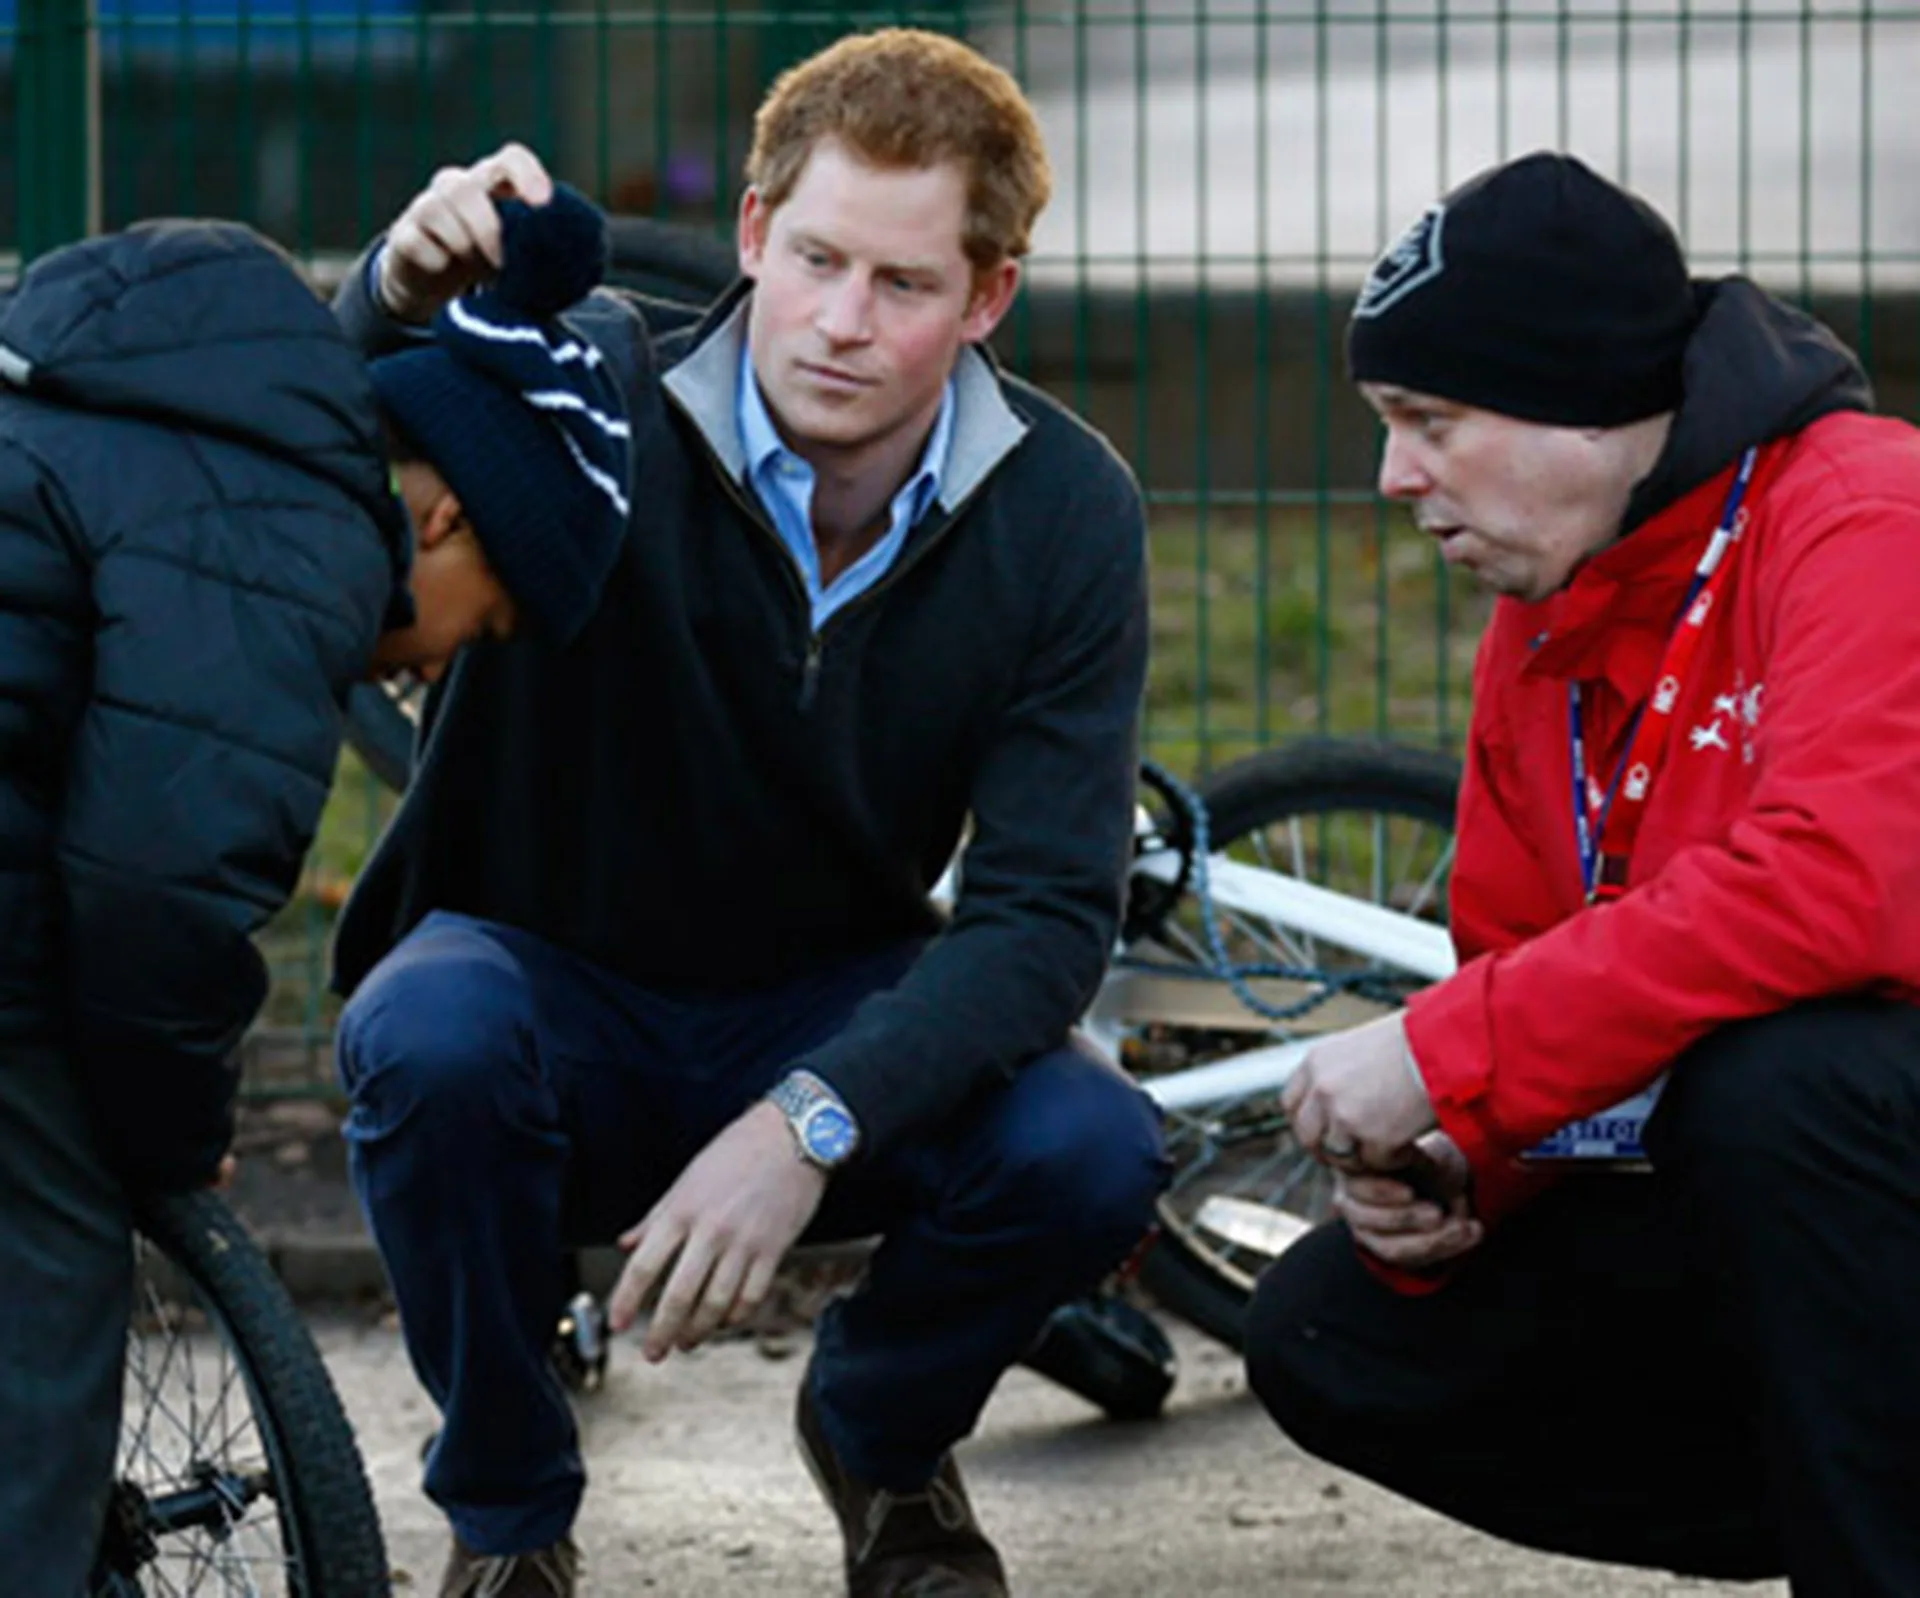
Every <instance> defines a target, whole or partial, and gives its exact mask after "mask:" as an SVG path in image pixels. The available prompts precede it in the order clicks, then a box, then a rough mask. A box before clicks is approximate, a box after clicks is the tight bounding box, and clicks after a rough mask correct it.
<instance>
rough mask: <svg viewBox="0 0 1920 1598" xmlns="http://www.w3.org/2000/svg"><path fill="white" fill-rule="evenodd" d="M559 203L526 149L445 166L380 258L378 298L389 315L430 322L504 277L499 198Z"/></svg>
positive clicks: (511, 147) (509, 148)
mask: <svg viewBox="0 0 1920 1598" xmlns="http://www.w3.org/2000/svg"><path fill="white" fill-rule="evenodd" d="M508 196H513V197H516V198H518V199H522V200H525V201H526V202H527V203H528V204H529V205H545V204H546V203H547V201H548V200H550V199H552V198H553V179H552V178H551V177H549V176H548V175H547V169H546V168H545V167H544V166H542V165H541V164H540V158H539V156H537V155H535V154H534V153H533V152H532V151H531V150H529V149H528V148H527V147H526V146H525V145H524V144H503V145H501V147H500V148H499V149H497V150H495V151H494V152H493V154H492V155H489V156H487V157H485V158H484V159H483V160H479V161H476V162H475V163H474V164H473V165H472V166H445V167H442V168H441V169H440V170H439V171H438V172H436V173H434V175H433V181H432V182H431V183H429V184H428V185H427V186H426V188H424V189H422V190H421V191H420V192H419V193H418V194H416V195H415V196H414V197H413V200H412V202H411V203H410V204H409V205H408V206H407V208H406V210H404V211H402V212H401V213H400V220H399V221H397V222H395V223H394V224H393V228H392V231H391V232H389V233H388V234H387V242H386V245H385V247H384V248H383V249H382V250H381V251H380V265H379V285H378V286H379V298H380V303H381V305H382V306H383V307H384V308H385V309H386V312H387V314H388V315H389V316H392V317H396V318H398V319H399V320H400V321H402V322H430V321H432V320H433V317H434V313H435V312H437V311H438V310H439V309H440V308H441V307H442V306H443V305H445V304H446V303H447V301H449V300H451V299H454V298H455V297H457V296H458V295H461V294H464V293H465V292H466V291H467V290H468V289H470V288H472V287H473V286H474V284H476V283H479V282H482V281H483V280H485V279H486V278H489V277H491V276H492V275H493V274H494V273H496V272H498V271H499V270H500V261H501V243H500V213H499V212H498V211H496V210H495V209H494V206H493V202H494V200H495V199H496V198H501V199H505V198H507V197H508Z"/></svg>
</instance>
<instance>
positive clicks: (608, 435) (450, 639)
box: [371, 185, 629, 680]
mask: <svg viewBox="0 0 1920 1598" xmlns="http://www.w3.org/2000/svg"><path fill="white" fill-rule="evenodd" d="M498 203H499V211H500V223H501V235H502V246H503V249H502V264H501V270H500V274H499V276H498V277H497V278H496V279H495V280H494V281H493V282H492V283H491V284H489V285H487V286H486V287H484V288H481V289H477V290H475V291H473V292H471V293H469V294H466V295H464V296H462V297H461V298H459V299H457V300H454V301H452V302H451V303H450V304H448V305H447V306H446V308H445V309H444V310H442V311H441V312H440V314H439V316H438V317H436V318H435V320H434V323H433V327H432V338H431V341H430V342H422V343H421V344H420V345H419V346H417V347H415V348H410V349H406V350H402V351H401V352H399V353H397V354H393V355H388V356H384V357H382V358H381V359H379V360H376V361H375V362H373V364H372V368H371V370H372V374H373V384H374V390H375V392H376V393H377V395H378V396H379V400H380V405H381V409H382V411H383V413H384V417H385V420H386V424H387V431H388V447H389V453H390V455H391V457H392V460H393V463H394V476H395V486H396V488H397V490H398V492H399V494H400V496H401V498H402V499H403V500H404V501H405V503H406V507H407V511H408V514H409V515H410V516H411V518H412V521H413V526H414V533H415V558H414V567H413V574H412V581H413V589H414V594H415V597H416V601H417V605H418V611H419V619H418V621H417V622H416V624H415V625H414V626H412V627H410V628H405V629H401V630H397V631H393V632H389V633H388V634H387V635H386V636H385V637H384V638H383V639H382V640H381V646H380V650H379V654H378V657H377V659H378V663H379V665H380V666H382V667H384V668H386V669H389V670H391V669H397V668H401V667H407V668H411V669H413V670H415V671H417V672H418V673H419V674H420V675H421V676H423V677H426V678H427V679H428V680H432V679H434V678H436V677H438V676H439V675H440V673H441V672H442V671H443V670H444V669H445V667H446V664H447V662H448V660H449V659H450V658H451V656H452V654H453V652H454V650H455V649H456V648H457V647H458V646H459V644H460V643H461V642H462V641H463V640H464V639H466V638H469V637H474V636H477V635H480V634H490V635H492V636H496V637H505V636H507V635H509V634H510V633H512V632H513V631H515V630H516V627H517V626H518V624H519V623H520V622H522V621H524V622H525V623H526V624H527V626H528V629H529V630H530V631H531V632H532V633H533V634H535V635H536V636H538V637H540V638H542V639H543V640H545V641H546V642H547V643H549V644H551V645H554V646H561V645H564V644H566V643H568V642H569V641H570V640H571V639H572V638H573V636H574V634H575V633H577V632H578V631H579V630H580V628H581V627H582V626H583V625H584V624H585V622H586V620H587V618H588V617H589V616H590V615H591V614H592V613H593V609H594V606H595V604H596V603H597V602H598V599H599V594H600V589H601V586H602V584H603V583H604V582H605V581H606V578H607V574H608V573H609V572H610V571H611V570H612V569H613V563H614V560H615V558H616V557H617V555H618V553H619V549H620V540H621V536H622V533H623V531H624V529H625V526H626V520H627V513H628V500H627V492H628V489H627V474H628V454H629V431H628V425H627V414H626V405H625V401H624V400H623V398H622V396H621V394H620V391H619V388H618V386H617V385H616V384H615V383H614V381H613V379H612V377H611V376H610V375H609V374H608V372H607V370H606V366H605V363H604V361H603V360H602V358H601V355H600V352H599V351H598V350H596V349H594V348H593V346H592V345H591V344H588V343H587V342H586V341H585V340H583V339H581V338H579V337H578V336H577V335H576V334H575V333H574V332H573V331H572V329H571V328H569V327H568V326H567V324H566V323H565V322H564V321H563V320H562V319H561V317H560V313H561V311H563V310H564V309H565V308H566V307H568V306H570V305H573V304H575V303H576V302H577V301H579V300H580V299H582V298H583V297H584V296H585V295H586V294H587V293H589V292H590V291H591V290H592V289H593V287H594V286H595V285H596V284H597V283H598V282H599V281H600V279H601V276H602V274H603V272H604V270H605V265H606V258H607V231H606V218H605V217H604V216H603V215H602V214H601V212H600V211H599V210H598V208H597V207H595V206H594V205H593V204H592V203H591V202H590V201H588V200H587V199H585V198H584V197H583V196H582V195H580V194H578V193H577V192H575V191H574V190H572V189H570V188H567V187H566V186H565V185H558V186H556V188H555V190H554V193H553V197H552V199H551V200H550V201H549V202H548V203H547V204H545V205H541V206H532V205H528V204H526V203H524V202H522V201H519V200H502V201H500V202H498Z"/></svg>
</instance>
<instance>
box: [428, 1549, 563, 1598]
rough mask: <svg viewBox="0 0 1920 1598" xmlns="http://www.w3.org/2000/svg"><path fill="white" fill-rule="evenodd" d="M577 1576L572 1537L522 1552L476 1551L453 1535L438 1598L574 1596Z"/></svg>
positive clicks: (550, 1597) (552, 1597)
mask: <svg viewBox="0 0 1920 1598" xmlns="http://www.w3.org/2000/svg"><path fill="white" fill-rule="evenodd" d="M579 1580H580V1551H579V1550H578V1549H577V1548H575V1547H574V1546H573V1539H572V1538H571V1537H562V1538H561V1539H560V1540H559V1541H558V1542H557V1543H554V1544H553V1545H552V1546H550V1547H547V1548H536V1549H534V1550H533V1551H532V1552H531V1553H525V1554H476V1553H475V1552H474V1551H473V1550H472V1549H471V1548H469V1547H467V1545H466V1544H465V1543H463V1542H461V1541H460V1539H459V1538H458V1537H455V1538H454V1539H453V1549H452V1551H451V1552H450V1553H449V1554H448V1555H447V1569H446V1574H445V1575H443V1576H442V1577H441V1578H440V1598H574V1589H575V1587H576V1585H577V1584H578V1583H579Z"/></svg>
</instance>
